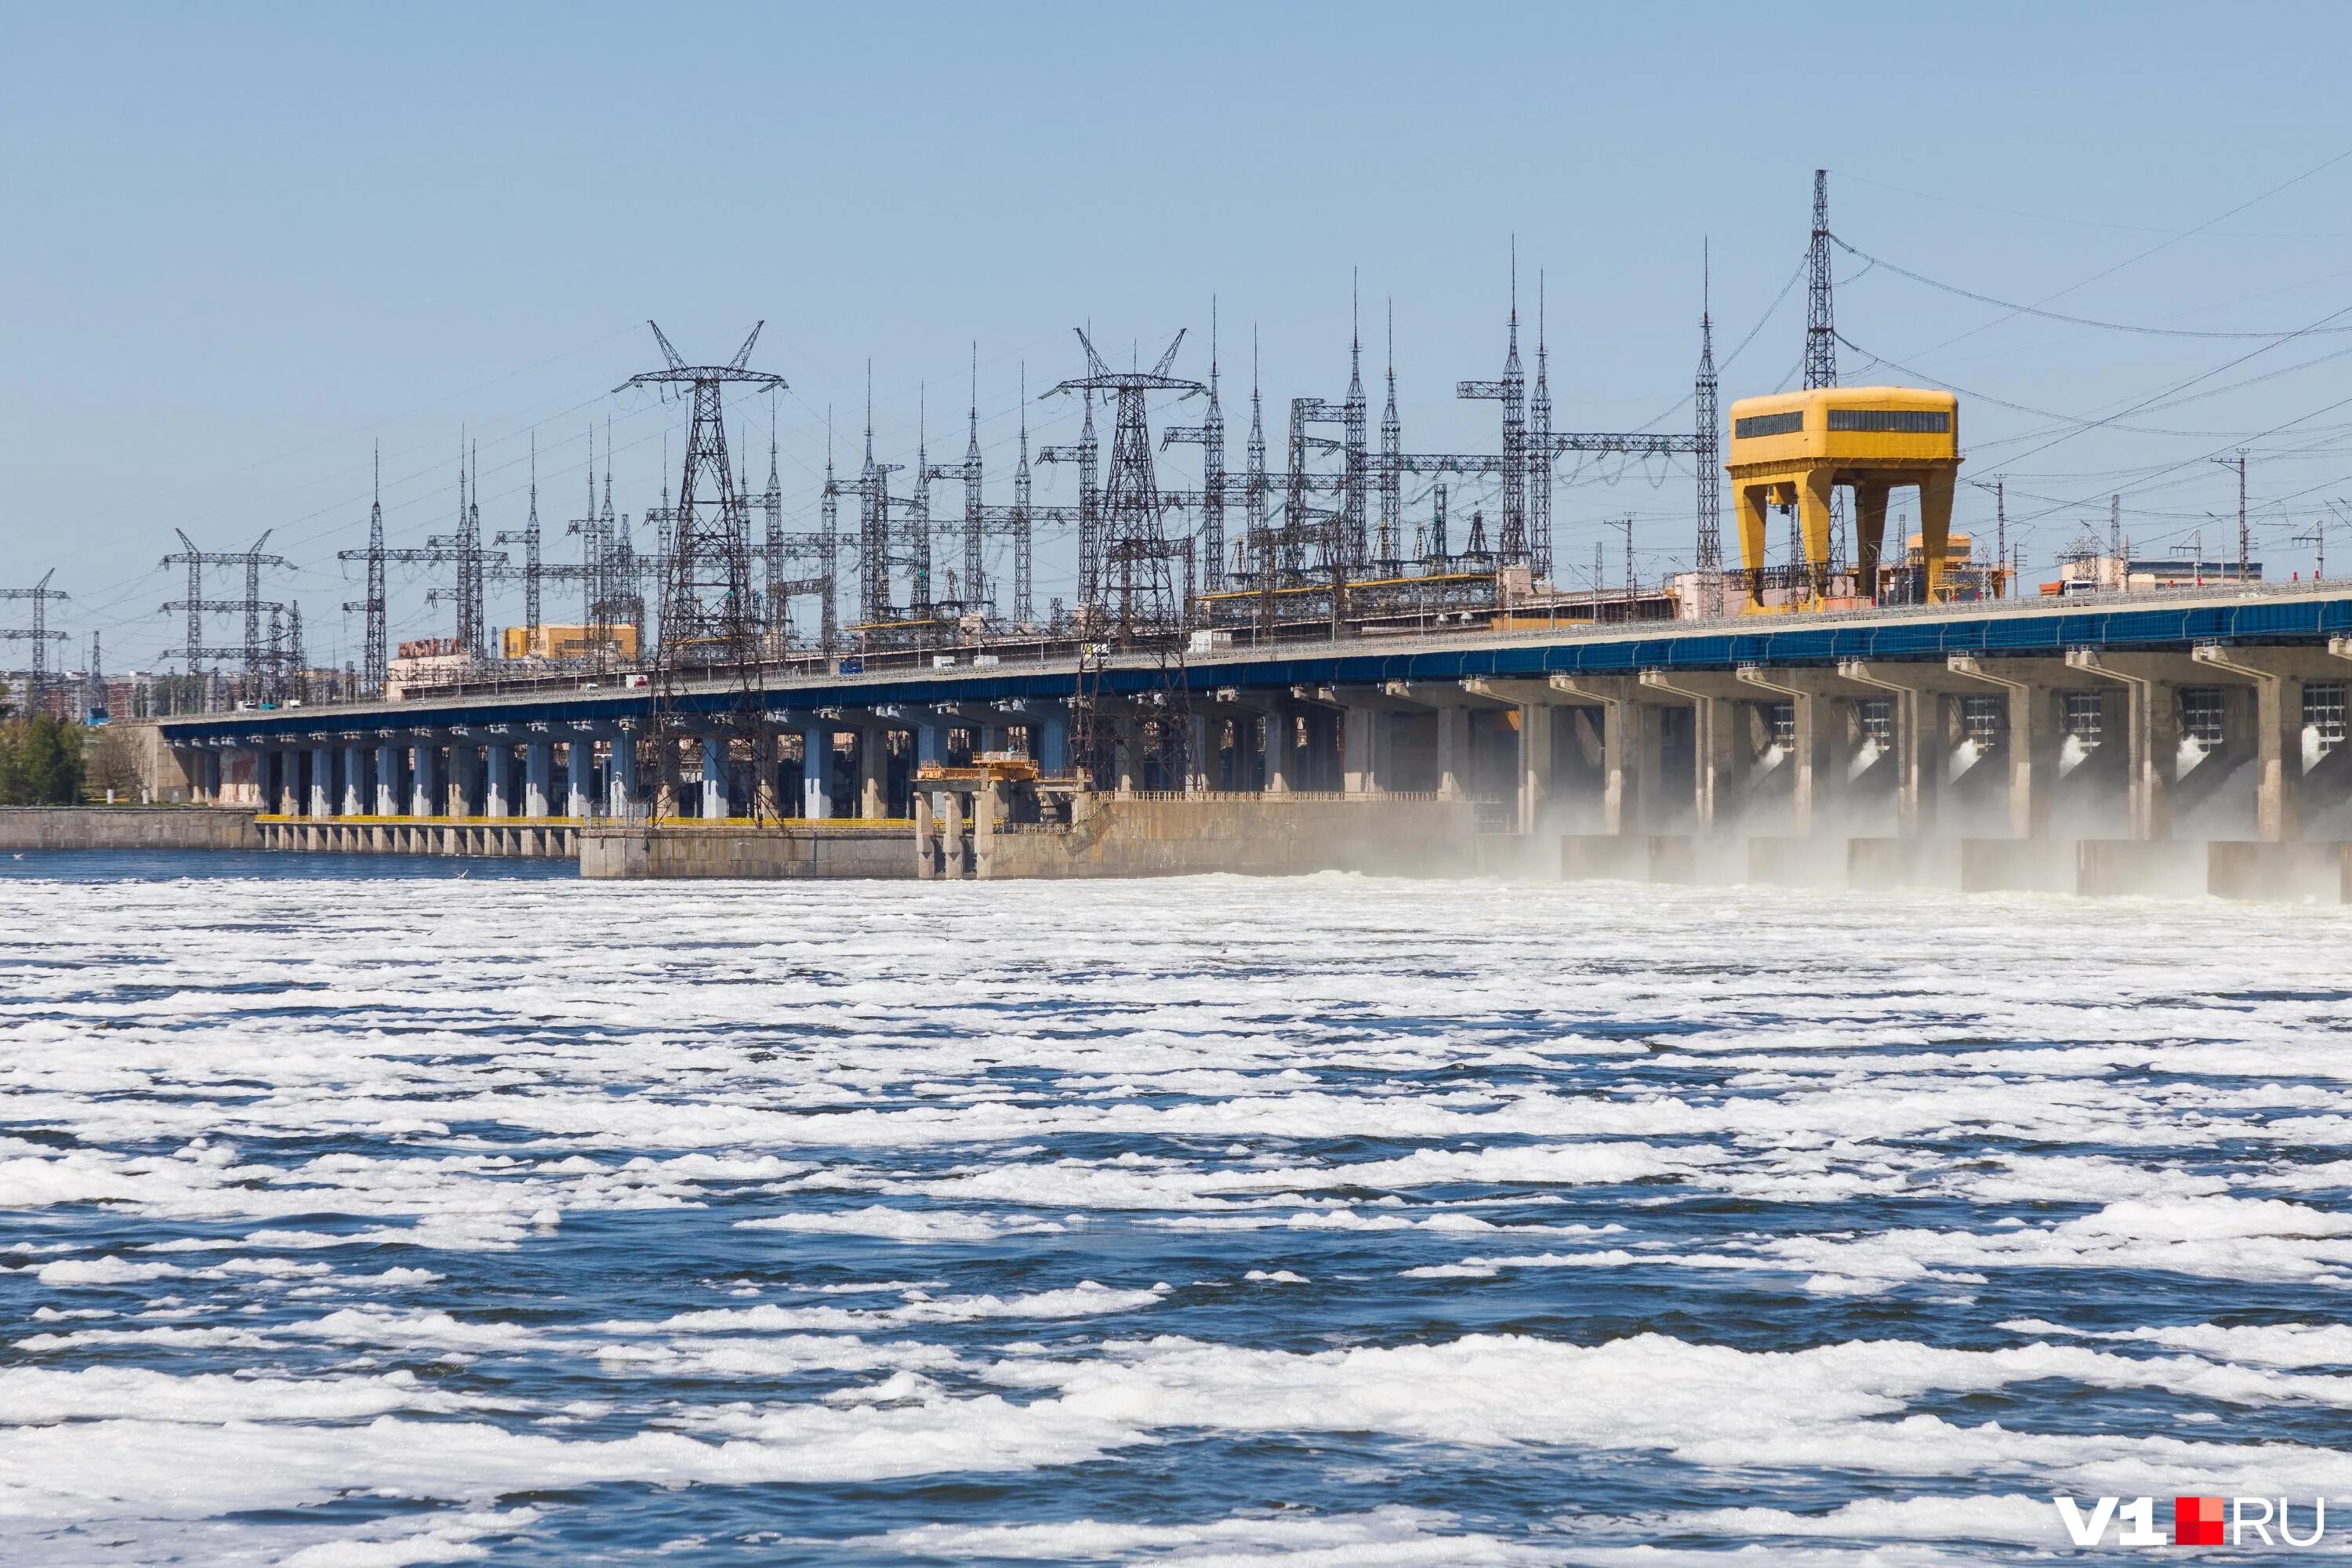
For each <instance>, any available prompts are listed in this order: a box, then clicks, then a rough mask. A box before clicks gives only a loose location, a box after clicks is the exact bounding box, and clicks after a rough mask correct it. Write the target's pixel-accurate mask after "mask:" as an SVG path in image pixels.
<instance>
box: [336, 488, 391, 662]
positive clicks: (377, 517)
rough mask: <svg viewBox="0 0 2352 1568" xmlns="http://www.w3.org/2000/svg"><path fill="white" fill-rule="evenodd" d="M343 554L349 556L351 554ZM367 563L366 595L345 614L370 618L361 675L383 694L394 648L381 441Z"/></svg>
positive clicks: (370, 510)
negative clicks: (387, 595)
mask: <svg viewBox="0 0 2352 1568" xmlns="http://www.w3.org/2000/svg"><path fill="white" fill-rule="evenodd" d="M341 553H343V554H346V555H347V554H348V553H349V552H341ZM366 561H367V594H366V596H365V597H363V598H362V599H361V600H359V601H358V602H357V603H356V604H353V603H348V602H347V603H345V605H343V611H344V613H345V614H346V615H348V614H350V613H351V612H352V611H353V610H358V611H359V612H361V613H362V615H363V616H366V617H367V619H366V623H365V626H366V631H365V634H364V635H365V638H366V651H365V653H364V655H363V656H362V661H361V667H360V668H362V670H363V671H364V672H365V673H364V674H363V675H362V680H363V681H364V682H365V684H366V688H367V689H369V690H370V691H373V692H378V693H381V692H382V691H383V683H384V680H385V679H386V677H387V676H388V674H389V673H390V669H391V665H390V663H389V657H390V654H391V647H390V644H389V643H388V641H387V640H386V639H387V626H386V624H385V623H386V620H387V618H388V617H387V616H386V612H385V601H384V586H383V566H384V552H383V442H381V441H379V442H377V443H376V447H375V485H374V500H373V501H371V502H370V503H369V505H368V542H367V552H366Z"/></svg>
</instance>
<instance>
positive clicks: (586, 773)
mask: <svg viewBox="0 0 2352 1568" xmlns="http://www.w3.org/2000/svg"><path fill="white" fill-rule="evenodd" d="M595 769H596V742H595V741H594V740H593V739H592V738H590V737H589V736H586V735H583V734H581V733H580V732H579V731H576V730H575V731H572V743H571V745H569V746H568V747H566V748H565V749H564V760H563V786H564V787H563V815H564V816H570V817H584V816H587V815H588V808H589V805H591V803H592V799H593V795H594V794H595V785H596V773H595Z"/></svg>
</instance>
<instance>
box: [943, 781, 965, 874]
mask: <svg viewBox="0 0 2352 1568" xmlns="http://www.w3.org/2000/svg"><path fill="white" fill-rule="evenodd" d="M938 805H939V816H940V861H941V863H942V866H941V871H940V875H942V876H944V877H947V878H948V879H950V880H953V879H956V878H959V877H961V876H962V875H963V874H964V870H963V796H961V795H958V794H957V793H956V792H955V791H953V790H951V789H945V790H941V791H940V795H939V802H938Z"/></svg>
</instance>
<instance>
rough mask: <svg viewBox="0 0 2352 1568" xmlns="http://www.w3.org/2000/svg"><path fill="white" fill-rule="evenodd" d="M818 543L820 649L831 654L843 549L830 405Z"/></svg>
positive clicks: (836, 637)
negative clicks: (836, 566) (838, 564)
mask: <svg viewBox="0 0 2352 1568" xmlns="http://www.w3.org/2000/svg"><path fill="white" fill-rule="evenodd" d="M816 539H817V551H818V553H819V554H820V555H821V556H822V557H823V559H822V560H821V562H820V563H819V565H820V568H821V572H822V575H823V576H824V589H823V592H824V604H823V605H822V607H821V608H820V609H819V610H818V612H817V614H818V616H819V619H818V625H817V646H818V647H819V648H820V649H822V650H823V651H824V652H825V653H832V652H834V651H835V650H836V649H838V648H839V647H840V646H841V622H840V612H839V610H838V609H837V608H836V607H835V601H834V595H835V586H836V584H837V581H838V579H837V577H836V575H835V571H834V563H835V561H837V560H838V559H839V558H840V557H839V555H838V552H839V550H840V548H841V485H840V482H839V481H838V480H836V479H835V478H834V477H833V408H832V405H829V404H828V405H826V407H825V411H824V492H823V493H822V494H821V495H820V496H819V497H818V498H817V508H816Z"/></svg>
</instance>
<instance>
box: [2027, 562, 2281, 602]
mask: <svg viewBox="0 0 2352 1568" xmlns="http://www.w3.org/2000/svg"><path fill="white" fill-rule="evenodd" d="M2262 580H2263V563H2261V562H2259V561H2252V562H2249V563H2247V564H2246V570H2245V573H2244V575H2243V576H2241V575H2240V574H2239V572H2238V563H2236V562H2235V561H2217V560H2211V559H2207V560H2201V561H2192V560H2189V559H2186V558H2184V557H2179V556H2158V557H2152V558H2151V557H2140V556H2133V555H2112V554H2108V553H2106V552H2096V553H2092V552H2068V553H2067V554H2066V555H2064V556H2063V557H2062V558H2060V560H2059V563H2058V580H2057V581H2056V582H2054V583H2044V584H2042V594H2043V595H2045V596H2047V597H2053V598H2055V597H2070V596H2072V595H2077V594H2150V593H2154V592H2156V591H2157V590H2158V589H2160V588H2226V587H2231V586H2234V585H2235V584H2239V583H2241V582H2245V583H2259V582H2261V581H2262Z"/></svg>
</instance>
